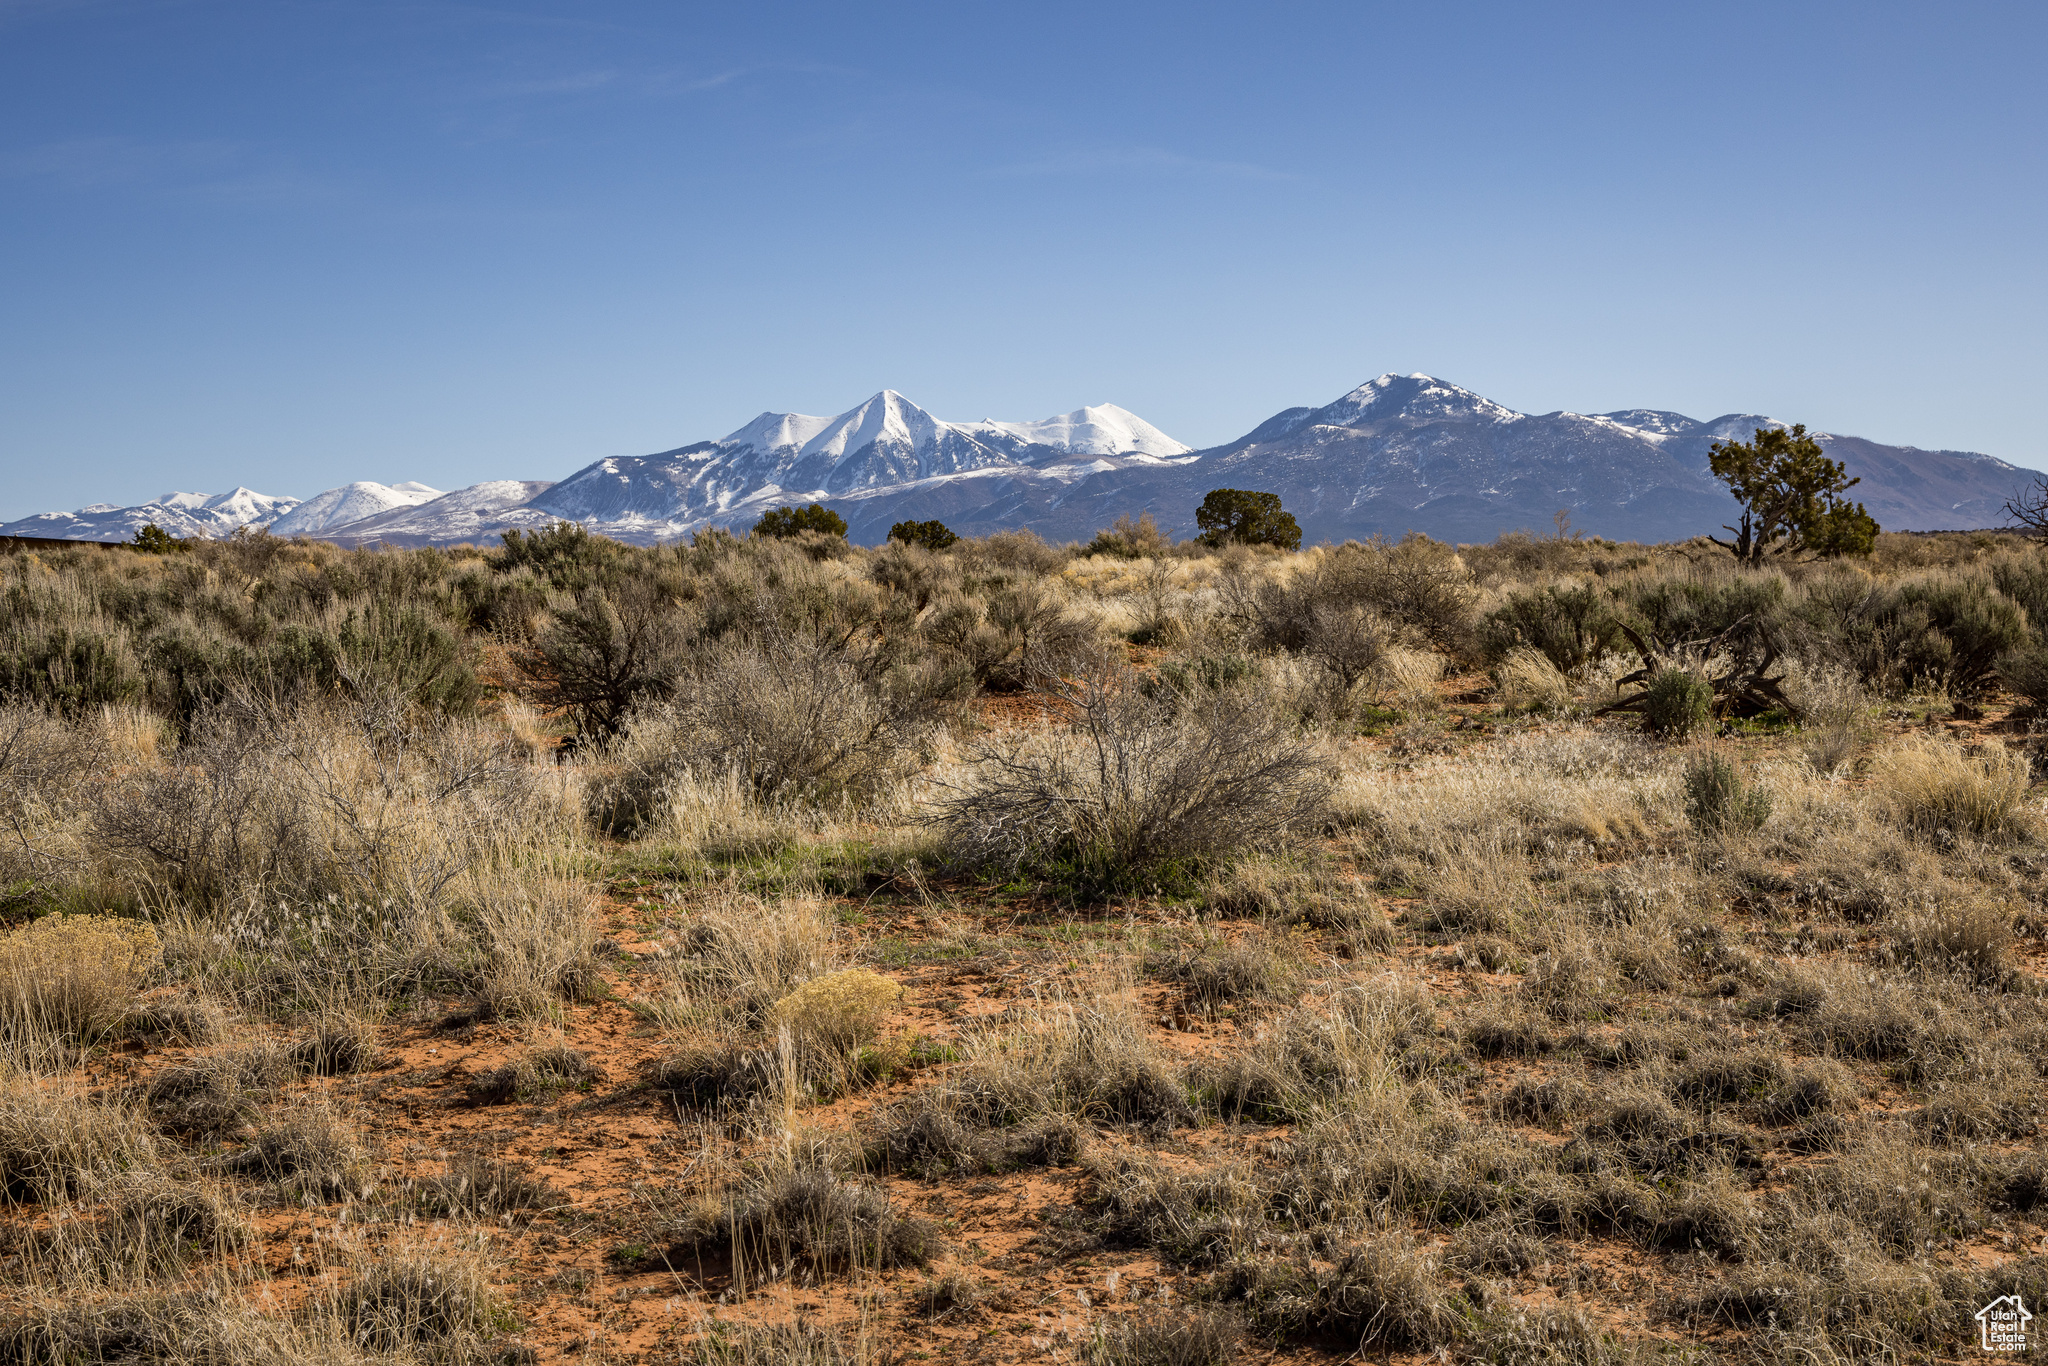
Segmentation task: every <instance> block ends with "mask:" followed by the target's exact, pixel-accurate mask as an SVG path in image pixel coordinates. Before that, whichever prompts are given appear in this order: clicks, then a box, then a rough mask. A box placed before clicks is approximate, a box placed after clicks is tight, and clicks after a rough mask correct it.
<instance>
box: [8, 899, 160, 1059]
mask: <svg viewBox="0 0 2048 1366" xmlns="http://www.w3.org/2000/svg"><path fill="white" fill-rule="evenodd" d="M159 952H160V950H159V946H158V942H157V934H156V931H155V929H153V928H152V927H150V926H149V925H146V924H143V923H141V922H140V921H135V920H118V919H115V918H114V917H112V916H103V915H63V914H58V915H46V916H44V917H43V918H42V919H40V920H32V921H30V922H29V923H28V924H26V925H23V926H20V927H19V928H17V929H14V930H10V931H8V932H6V933H5V934H0V1048H12V1049H15V1050H34V1049H36V1047H37V1045H38V1043H40V1042H43V1041H48V1042H49V1043H52V1044H64V1043H68V1044H71V1045H74V1046H75V1045H77V1044H80V1043H90V1042H93V1041H96V1040H97V1039H98V1038H100V1037H101V1036H102V1035H104V1034H106V1033H108V1032H109V1031H110V1030H112V1029H114V1028H115V1027H116V1026H117V1025H119V1024H121V1022H122V1021H123V1020H125V1019H126V1018H127V1017H128V1013H129V1011H130V1010H131V1009H132V1008H133V1006H134V1002H135V993H136V991H137V990H138V989H139V988H140V987H141V985H142V981H143V977H144V975H145V974H147V973H148V971H149V970H150V968H151V967H153V966H154V965H155V963H156V961H157V958H158V956H159Z"/></svg>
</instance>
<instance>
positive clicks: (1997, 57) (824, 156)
mask: <svg viewBox="0 0 2048 1366" xmlns="http://www.w3.org/2000/svg"><path fill="white" fill-rule="evenodd" d="M2044 39H2048V6H2043V5H2040V4H2038V3H2034V4H2024V5H2022V4H2009V5H1991V4H1970V3H1946V4H1939V5H1931V4H1926V3H1924V2H1923V3H1914V4H1893V3H1882V2H1877V3H1871V2H1865V3H1855V4H1840V5H1818V4H1799V3H1785V2H1784V0H1776V2H1774V3H1768V4H1754V5H1749V4H1733V3H1717V4H1711V5H1707V4H1699V5H1669V4H1643V3H1641V2H1640V0H1636V2H1635V3H1627V4H1613V5H1572V4H1545V3H1540V0H1518V2H1517V3H1511V4H1481V3H1464V4H1460V3H1445V4H1416V3H1412V2H1411V3H1403V4H1399V5H1380V4H1368V3H1352V4H1306V3H1304V4H1287V3H1266V4H1239V5H1217V4H1201V3H1189V2H1188V0H1178V2H1177V3H1172V4H1166V3H1155V4H1138V3H1133V4H1116V3H1102V2H1101V0H1096V2H1095V3H1088V4H1068V3H1059V2H1048V0H1035V2H1034V3H1030V4H1014V3H1013V4H1000V5H999V4H989V3H977V2H976V0H945V2H944V3H934V4H928V5H925V4H861V3H846V2H845V0H839V2H838V3H830V4H816V5H802V4H777V3H730V0H728V2H727V3H718V4H710V3H679V2H678V0H644V2H643V0H476V2H475V3H435V2H434V0H407V2H401V0H250V2H249V3H241V2H239V0H0V474H4V480H0V517H6V518H11V517H18V516H22V515H25V514H27V513H31V512H40V511H44V510H47V509H54V508H71V507H76V506H79V505H81V504H84V503H87V502H93V501H109V502H116V503H123V504H127V503H135V502H141V501H145V500H146V499H148V498H151V497H154V496H156V495H158V494H160V493H163V492H165V491H167V490H169V489H172V488H179V489H195V490H203V491H209V492H215V491H220V490H223V489H226V488H229V487H232V486H233V485H235V484H238V483H239V484H246V485H248V486H250V487H252V488H256V489H259V490H261V491H264V492H271V493H291V494H297V495H299V496H301V497H303V496H306V495H308V494H312V493H314V492H317V491H319V490H321V489H323V488H328V487H332V486H334V485H336V484H340V483H344V482H347V481H349V480H352V479H379V480H383V481H386V482H395V481H398V480H403V479H419V480H423V481H425V482H427V483H431V484H434V485H436V486H437V487H441V488H453V487H457V486H459V485H462V484H466V483H471V482H475V481H477V480H480V479H486V478H561V477H562V476H564V475H566V474H568V473H570V472H571V471H573V470H575V469H576V468H578V467H579V466H581V465H583V464H585V463H587V462H589V461H590V460H593V459H596V458H598V457H601V456H606V455H633V454H644V453H648V452H652V451H658V450H664V449H668V448H671V447H674V446H678V445H681V444H684V443H686V442H689V441H695V440H701V439H704V438H706V437H713V436H720V435H723V434H724V433H726V432H728V431H730V430H731V429H733V428H735V427H738V426H739V425H741V424H742V423H743V422H745V421H747V420H748V419H749V418H751V417H753V416H754V415H755V414H756V413H758V412H761V411H763V410H767V409H775V410H792V409H793V410H796V411H799V412H811V413H833V412H837V411H840V410H842V409H844V408H847V407H849V406H851V405H852V404H854V403H856V402H858V401H859V400H860V399H862V398H864V397H866V396H867V395H869V394H871V393H873V392H874V391H876V390H878V389H882V388H885V387H886V388H894V389H899V390H901V391H903V392H904V393H905V394H907V395H909V396H910V397H911V398H912V399H914V400H916V401H917V402H919V403H921V404H923V405H924V406H925V407H926V408H929V409H930V410H932V411H933V412H934V413H936V414H937V415H938V416H940V417H943V418H949V419H955V420H970V419H976V418H983V417H997V418H1007V419H1023V418H1037V417H1043V416H1046V415H1049V414H1051V413H1055V412H1059V411H1064V410H1067V409H1071V408H1074V407H1078V406H1080V405H1081V404H1084V403H1101V402H1113V403H1119V404H1122V405H1123V406H1125V407H1127V408H1130V409H1132V410H1133V411H1135V412H1137V413H1138V414H1140V415H1141V416H1143V417H1145V418H1147V419H1148V420H1150V421H1152V422H1154V423H1156V424H1157V425H1158V426H1160V427H1162V428H1163V429H1165V430H1166V431H1167V432H1169V433H1171V434H1173V435H1174V436H1177V437H1179V438H1180V439H1182V440H1184V441H1188V442H1191V443H1193V444H1195V445H1208V444H1213V443H1216V442H1221V441H1225V440H1228V439H1230V438H1233V437H1236V436H1238V435H1240V434H1242V433H1243V432H1245V431H1246V430H1248V429H1249V428H1251V427H1252V426H1253V425H1255V424H1256V423H1258V422H1259V421H1261V420H1262V419H1264V418H1266V417H1267V416H1269V415H1271V414H1272V413H1273V412H1275V411H1277V410H1279V409H1281V408H1284V407H1288V406H1291V405H1295V404H1321V403H1325V402H1328V401H1329V400H1331V399H1333V398H1335V397H1336V396H1337V395H1339V394H1341V393H1343V392H1344V391H1345V390H1347V389H1349V388H1351V387H1352V386H1354V385H1356V384H1358V383H1360V382H1361V381H1363V380H1365V379H1368V378H1370V377H1372V376H1374V375H1376V374H1379V373H1381V372H1383V371H1389V370H1392V371H1400V372H1407V371H1416V370H1421V371H1427V372H1429V373H1431V374H1434V375H1438V376H1440V377H1443V378H1445V379H1449V380H1452V381H1455V382H1457V383H1460V384H1463V385H1465V386H1467V387H1468V388H1472V389H1476V390H1478V391H1479V392H1480V393H1482V394H1485V395H1486V396H1488V397H1489V398H1493V399H1495V400H1498V401H1500V402H1502V403H1506V404H1509V405H1511V406H1513V407H1517V408H1521V409H1524V410H1528V411H1536V412H1545V411H1551V410H1554V409H1558V408H1568V409H1572V410H1575V411H1580V412H1595V411H1601V410H1606V409H1613V408H1620V407H1634V406H1650V407H1663V408H1673V409H1677V410H1679V411H1682V412H1687V413H1690V414H1692V415H1694V416H1696V417H1712V416H1716V415H1719V414H1721V413H1724V412H1730V411H1751V412H1762V413H1768V414H1771V415H1774V416H1778V417H1782V418H1784V419H1786V420H1803V421H1805V422H1807V423H1808V424H1809V425H1812V426H1816V427H1820V428H1824V429H1827V430H1833V431H1841V432H1850V433H1855V434H1858V435H1863V436H1868V437H1872V438H1874V439H1878V440H1883V441H1892V442H1901V443H1911V444H1916V445H1922V446H1948V447H1960V448H1965V449H1975V450H1982V451H1988V452H1991V453H1993V454H1996V455H1999V456H2003V457H2004V458H2006V459H2009V460H2012V461H2015V462H2016V463H2020V464H2025V465H2030V466H2044V465H2048V433H2044V429H2043V422H2042V410H2043V399H2044V395H2043V386H2042V378H2043V369H2044V367H2043V362H2044V360H2048V354H2044V351H2048V348H2044V337H2048V323H2044V321H2043V319H2044V305H2048V289H2044V273H2048V268H2044V255H2043V246H2044V243H2048V222H2044V216H2043V209H2044V207H2048V176H2044V174H2043V173H2044V170H2048V166H2044V161H2048V138H2044V132H2048V128H2044V119H2043V115H2044V107H2048V77H2044V75H2043V71H2044V69H2048V68H2044V57H2048V43H2044Z"/></svg>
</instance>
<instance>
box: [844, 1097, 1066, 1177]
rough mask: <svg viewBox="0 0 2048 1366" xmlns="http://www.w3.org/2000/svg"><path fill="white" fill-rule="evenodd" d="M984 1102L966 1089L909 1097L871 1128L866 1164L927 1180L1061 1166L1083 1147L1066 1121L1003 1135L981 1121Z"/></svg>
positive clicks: (993, 1123)
mask: <svg viewBox="0 0 2048 1366" xmlns="http://www.w3.org/2000/svg"><path fill="white" fill-rule="evenodd" d="M989 1099H990V1098H989V1097H988V1096H987V1094H986V1093H983V1092H978V1091H976V1090H975V1089H974V1088H973V1087H972V1086H971V1085H969V1086H966V1087H961V1088H958V1089H955V1088H951V1087H946V1086H936V1087H926V1088H924V1089H921V1090H919V1091H917V1092H915V1093H913V1094H912V1095H911V1096H910V1097H909V1098H908V1099H906V1100H904V1101H901V1102H899V1103H898V1104H896V1105H893V1106H891V1107H890V1108H889V1109H888V1110H886V1111H885V1112H883V1113H882V1114H881V1115H880V1116H879V1117H878V1119H877V1121H876V1122H875V1123H874V1124H873V1125H872V1126H871V1127H870V1130H869V1135H870V1136H869V1143H868V1156H869V1160H870V1161H872V1162H873V1163H874V1164H875V1165H876V1166H877V1167H879V1168H880V1169H882V1170H884V1171H891V1172H902V1173H906V1174H909V1175H913V1176H921V1177H924V1178H926V1179H930V1178H933V1177H939V1176H947V1175H953V1174H960V1175H975V1174H979V1173H994V1172H1007V1171H1016V1170H1019V1169H1021V1168H1025V1167H1061V1166H1067V1165H1070V1164H1072V1163H1073V1162H1075V1161H1077V1160H1078V1159H1079V1158H1080V1156H1081V1153H1082V1152H1083V1151H1084V1149H1085V1148H1086V1147H1087V1142H1088V1131H1087V1130H1085V1129H1084V1128H1082V1126H1081V1125H1080V1124H1079V1123H1078V1122H1077V1121H1075V1120H1074V1119H1072V1118H1071V1117H1068V1116H1064V1115H1054V1116H1050V1117H1048V1118H1044V1119H1038V1120H1026V1121H1024V1122H1022V1123H1019V1124H1016V1125H1014V1127H1004V1126H1003V1125H1002V1123H1001V1119H1000V1118H998V1119H996V1120H990V1119H988V1118H987V1110H986V1109H985V1108H984V1103H985V1102H986V1101H987V1100H989Z"/></svg>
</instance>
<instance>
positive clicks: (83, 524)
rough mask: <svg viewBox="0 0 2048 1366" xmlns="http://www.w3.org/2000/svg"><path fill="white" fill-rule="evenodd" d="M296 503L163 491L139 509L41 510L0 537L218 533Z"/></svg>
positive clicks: (2, 529) (261, 521)
mask: <svg viewBox="0 0 2048 1366" xmlns="http://www.w3.org/2000/svg"><path fill="white" fill-rule="evenodd" d="M298 505H299V500H298V499H296V498H277V497H273V496H271V495H270V494H267V493H256V492H254V491H252V490H250V489H245V488H237V489H234V490H232V491H230V492H228V493H215V494H205V493H166V494H165V495H164V496H163V497H161V498H158V499H156V500H155V501H154V502H149V503H144V504H142V505H140V506H139V507H125V508H124V507H115V506H114V505H113V504H111V503H94V504H93V505H92V506H90V507H83V508H80V509H79V510H78V511H76V512H44V513H39V514H37V515H36V516H33V517H24V518H22V519H21V520H20V521H18V522H8V523H6V524H5V525H0V536H44V537H49V538H50V539H53V540H62V541H132V540H134V539H135V533H136V532H138V531H140V530H142V528H143V527H145V526H149V525H151V524H154V525H156V526H157V527H159V528H161V529H162V530H164V531H168V532H169V533H170V534H171V535H173V536H179V537H184V536H201V537H208V538H211V537H216V536H229V535H232V534H234V531H235V529H236V528H238V527H244V526H268V525H269V524H270V523H271V522H273V521H275V520H276V519H277V518H279V517H281V516H283V515H285V514H286V513H289V512H290V511H291V510H292V509H294V508H296V507H297V506H298Z"/></svg>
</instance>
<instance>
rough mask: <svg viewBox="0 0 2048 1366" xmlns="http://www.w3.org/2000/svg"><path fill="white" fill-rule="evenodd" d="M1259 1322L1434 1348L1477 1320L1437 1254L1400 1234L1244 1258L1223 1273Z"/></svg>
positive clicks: (1369, 1343) (1393, 1345) (1398, 1346)
mask: <svg viewBox="0 0 2048 1366" xmlns="http://www.w3.org/2000/svg"><path fill="white" fill-rule="evenodd" d="M1224 1279H1225V1281H1226V1286H1227V1288H1226V1292H1225V1293H1226V1294H1229V1295H1232V1296H1233V1297H1235V1298H1241V1299H1242V1300H1243V1302H1244V1306H1245V1315H1246V1317H1247V1318H1249V1319H1250V1320H1251V1322H1252V1325H1253V1326H1254V1327H1256V1328H1259V1329H1262V1330H1264V1331H1266V1332H1269V1333H1275V1334H1286V1335H1288V1336H1290V1337H1293V1336H1298V1335H1301V1334H1304V1333H1312V1334H1329V1335H1331V1336H1334V1337H1340V1338H1342V1339H1343V1340H1344V1341H1346V1342H1349V1343H1355V1344H1356V1345H1357V1346H1359V1347H1361V1348H1368V1347H1378V1348H1385V1349H1391V1350H1395V1351H1404V1350H1405V1351H1425V1352H1426V1351H1434V1350H1436V1349H1438V1348H1442V1347H1447V1346H1449V1345H1451V1344H1452V1343H1454V1342H1456V1341H1457V1340H1458V1339H1459V1338H1460V1337H1462V1336H1464V1335H1465V1334H1466V1333H1467V1332H1468V1331H1469V1330H1470V1328H1471V1326H1472V1325H1473V1322H1474V1312H1473V1308H1472V1306H1471V1304H1470V1303H1469V1302H1468V1301H1467V1300H1466V1299H1465V1297H1464V1296H1463V1295H1461V1294H1459V1293H1458V1292H1457V1291H1455V1290H1453V1289H1452V1288H1451V1287H1450V1286H1449V1285H1447V1284H1446V1283H1445V1281H1444V1278H1443V1276H1442V1270H1441V1267H1440V1265H1439V1264H1438V1262H1437V1260H1436V1258H1434V1257H1432V1256H1431V1255H1430V1254H1428V1253H1427V1252H1424V1251H1423V1250H1422V1249H1421V1248H1420V1247H1418V1246H1417V1245H1416V1244H1415V1242H1414V1240H1413V1239H1411V1238H1409V1237H1408V1236H1407V1235H1406V1234H1402V1233H1387V1234H1382V1235H1380V1236H1377V1237H1373V1238H1370V1239H1367V1240H1365V1241H1363V1242H1359V1243H1356V1244H1353V1245H1351V1246H1348V1247H1340V1248H1336V1249H1333V1250H1332V1253H1331V1255H1330V1257H1329V1259H1328V1260H1327V1261H1323V1262H1319V1261H1313V1260H1311V1259H1310V1258H1309V1257H1307V1256H1306V1255H1303V1256H1300V1257H1297V1258H1294V1259H1291V1260H1287V1261H1282V1260H1279V1259H1273V1260H1267V1261H1258V1262H1247V1263H1241V1264H1239V1265H1237V1266H1233V1267H1231V1268H1229V1269H1228V1270H1227V1271H1226V1272H1225V1275H1224Z"/></svg>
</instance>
